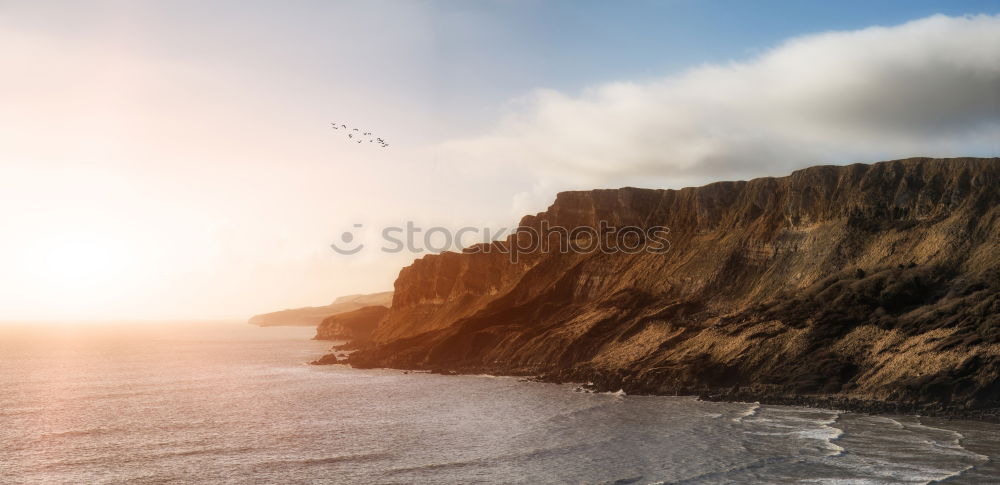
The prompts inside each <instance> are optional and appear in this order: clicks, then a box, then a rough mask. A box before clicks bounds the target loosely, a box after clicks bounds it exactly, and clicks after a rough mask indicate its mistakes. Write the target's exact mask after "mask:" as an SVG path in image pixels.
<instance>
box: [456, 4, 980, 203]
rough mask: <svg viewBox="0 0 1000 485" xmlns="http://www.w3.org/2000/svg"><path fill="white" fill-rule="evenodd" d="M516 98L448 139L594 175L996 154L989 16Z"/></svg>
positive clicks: (542, 168) (681, 175) (468, 149)
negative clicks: (489, 123) (513, 104)
mask: <svg viewBox="0 0 1000 485" xmlns="http://www.w3.org/2000/svg"><path fill="white" fill-rule="evenodd" d="M519 106H520V108H519V109H516V110H514V111H513V112H511V113H510V114H509V116H508V117H507V118H506V119H504V120H503V121H502V122H501V123H499V124H498V126H497V127H496V129H495V130H494V131H493V132H491V133H489V134H486V135H484V136H481V137H477V138H471V139H463V140H457V141H453V142H450V143H448V144H447V145H446V148H447V150H450V151H452V153H453V154H454V155H456V156H458V157H460V158H461V159H463V160H464V161H465V163H468V162H469V161H470V160H475V161H478V162H483V163H490V164H505V163H523V164H525V165H526V166H528V167H530V168H531V169H532V170H535V171H536V172H537V173H544V174H547V175H548V176H551V177H554V178H556V179H558V178H559V177H568V178H575V179H576V180H586V181H587V182H589V183H605V184H613V183H616V182H618V183H620V182H628V181H636V180H654V179H656V180H662V179H674V180H678V179H680V180H684V179H688V180H705V179H718V178H728V177H748V176H755V175H771V174H775V175H777V174H782V173H785V172H787V171H788V170H790V169H793V168H798V167H802V166H808V165H815V164H820V163H849V162H854V161H875V160H881V159H889V158H903V157H910V156H923V155H927V156H958V155H980V156H986V155H996V154H997V153H998V151H1000V141H998V140H1000V16H974V17H946V16H941V15H938V16H933V17H928V18H925V19H921V20H916V21H912V22H909V23H906V24H903V25H899V26H895V27H871V28H866V29H863V30H857V31H849V32H830V33H821V34H816V35H809V36H804V37H798V38H793V39H791V40H788V41H786V42H784V43H783V44H781V45H779V46H777V47H776V48H774V49H771V50H769V51H766V52H764V53H763V54H761V55H759V56H758V57H756V58H753V59H751V60H748V61H743V62H734V63H731V64H727V65H705V66H701V67H697V68H694V69H691V70H689V71H686V72H683V73H680V74H678V75H674V76H670V77H667V78H664V79H659V80H656V81H653V82H646V83H634V82H617V83H612V84H606V85H601V86H596V87H593V88H590V89H587V90H585V91H584V92H583V93H580V94H577V95H570V94H566V93H561V92H557V91H552V90H538V91H536V92H534V93H533V94H531V95H530V96H528V97H527V98H526V99H524V100H522V101H521V103H520V105H519ZM578 183H581V182H578Z"/></svg>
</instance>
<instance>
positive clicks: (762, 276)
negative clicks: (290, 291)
mask: <svg viewBox="0 0 1000 485" xmlns="http://www.w3.org/2000/svg"><path fill="white" fill-rule="evenodd" d="M998 202H1000V159H970V158H963V159H943V160H942V159H908V160H898V161H892V162H882V163H876V164H872V165H864V164H856V165H850V166H843V167H839V166H820V167H812V168H808V169H804V170H799V171H797V172H794V173H792V174H791V175H789V176H787V177H780V178H761V179H754V180H750V181H746V182H720V183H714V184H710V185H706V186H703V187H697V188H686V189H681V190H647V189H634V188H623V189H617V190H594V191H588V192H566V193H561V194H559V195H558V196H557V198H556V201H555V203H554V204H553V205H552V206H551V207H549V209H548V210H547V211H545V212H542V213H540V214H537V215H534V216H528V217H525V218H524V219H523V220H522V222H521V226H522V228H528V227H536V228H537V227H540V225H542V224H549V225H559V226H565V227H576V226H581V225H587V226H596V225H597V224H599V223H600V222H601V221H605V222H607V223H609V224H612V225H616V226H619V227H620V226H624V225H636V226H640V227H645V228H648V227H651V226H666V227H669V228H670V234H669V236H668V239H669V240H670V243H671V246H672V247H671V249H670V251H668V252H666V253H665V254H650V253H639V254H625V253H621V252H618V253H612V254H602V253H591V254H558V253H554V252H550V253H540V252H538V253H531V254H524V255H521V257H520V258H519V259H518V261H517V262H516V263H511V262H510V261H509V258H508V255H506V254H502V253H499V252H495V251H494V252H489V253H485V252H478V253H475V254H455V253H445V254H439V255H431V256H425V257H423V258H421V259H419V260H417V261H415V262H414V263H413V265H411V266H409V267H407V268H404V269H403V270H402V271H401V272H400V274H399V278H398V279H397V281H396V283H395V293H394V297H393V304H392V309H391V311H389V312H388V315H386V316H385V318H384V319H383V320H382V321H381V323H380V325H379V326H378V328H376V329H375V331H374V332H373V333H372V341H371V342H370V343H368V344H366V345H364V346H362V349H361V350H360V351H358V352H357V353H355V354H353V355H352V356H351V357H350V362H351V364H352V365H355V366H362V367H368V366H386V367H399V368H422V369H439V370H446V369H447V370H457V371H470V372H482V371H487V372H493V373H510V374H542V375H545V376H547V377H548V378H550V379H575V380H592V381H594V382H597V383H598V384H603V385H605V386H606V387H607V388H609V389H614V390H617V389H618V388H619V387H621V388H623V389H625V390H626V391H627V392H630V393H634V392H651V393H660V394H703V395H714V396H722V397H726V396H729V397H731V398H741V399H745V398H757V399H760V398H761V397H763V398H768V397H769V396H770V397H773V400H775V401H778V400H782V399H784V400H787V399H791V398H793V397H796V396H817V397H818V398H822V399H831V398H836V399H841V400H862V401H878V402H891V403H907V405H917V406H923V408H924V409H931V408H933V407H935V406H936V407H938V408H942V409H943V408H948V409H957V408H963V409H965V408H970V409H972V408H975V409H983V408H991V407H996V406H998V405H1000V317H998V315H1000V296H998V295H1000V203H998ZM523 230H524V229H522V230H521V231H519V233H518V234H515V235H513V236H511V238H509V239H508V240H507V241H506V242H505V243H497V244H512V242H513V241H514V239H512V238H517V237H520V236H519V234H520V233H521V232H523ZM859 269H860V270H861V271H858V270H859ZM932 410H933V409H932Z"/></svg>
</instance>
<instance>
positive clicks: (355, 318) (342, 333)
mask: <svg viewBox="0 0 1000 485" xmlns="http://www.w3.org/2000/svg"><path fill="white" fill-rule="evenodd" d="M388 313H389V307H385V306H366V307H364V308H360V309H358V310H354V311H352V312H346V313H340V314H337V315H333V316H329V317H326V318H325V319H324V320H323V323H320V324H319V327H317V328H316V336H315V337H313V338H314V339H315V340H350V341H354V342H360V341H364V340H368V338H369V337H370V336H371V334H372V331H373V330H375V327H376V326H377V325H378V323H379V322H380V321H382V319H383V318H385V316H386V314H388Z"/></svg>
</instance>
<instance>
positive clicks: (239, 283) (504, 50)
mask: <svg viewBox="0 0 1000 485" xmlns="http://www.w3.org/2000/svg"><path fill="white" fill-rule="evenodd" d="M848 3H849V4H851V5H844V4H843V3H838V4H836V5H834V4H831V5H817V4H812V5H809V6H803V5H798V4H797V3H796V2H774V3H773V4H771V5H770V6H771V7H772V8H769V9H760V8H757V7H756V5H755V3H753V2H737V3H730V4H726V6H724V7H723V6H721V5H720V4H713V5H707V4H704V3H696V2H688V1H672V2H636V3H631V4H628V5H626V6H617V5H613V4H602V3H598V2H547V3H542V2H528V1H526V2H478V3H474V4H472V3H469V4H459V3H451V2H434V1H428V2H390V1H378V2H341V3H326V2H302V3H296V4H293V5H287V6H278V5H277V4H268V3H266V2H217V3H212V4H211V5H205V4H202V3H200V2H171V3H163V4H153V3H138V2H95V3H92V4H70V3H66V4H58V5H57V4H50V5H42V4H38V3H34V2H5V3H4V4H3V5H0V60H2V61H3V64H4V76H0V104H2V105H3V106H4V107H5V109H4V110H0V190H2V193H3V194H4V204H3V205H4V208H3V209H2V210H0V227H2V228H3V229H4V236H3V238H0V249H2V252H0V264H2V266H3V267H4V268H5V270H4V272H3V274H2V276H0V295H2V296H0V322H52V321H79V322H95V321H192V320H202V319H207V320H226V321H230V320H240V319H245V318H247V317H249V316H251V315H253V314H257V313H266V312H271V311H277V310H281V309H286V308H296V307H303V306H318V305H326V304H329V303H330V302H332V301H333V300H334V299H335V298H336V297H338V296H341V295H346V294H356V293H374V292H380V291H387V290H391V289H392V283H393V280H394V279H395V277H396V275H397V273H398V271H399V269H400V268H401V267H403V266H406V265H408V264H410V262H411V261H412V260H413V259H414V258H417V257H420V256H422V255H423V254H413V253H408V252H401V253H396V254H385V253H381V252H378V251H368V252H364V253H361V254H358V255H355V256H345V255H341V254H337V253H336V252H334V251H332V250H331V249H330V246H329V245H330V244H331V243H332V242H336V241H338V238H340V237H341V234H342V233H343V232H345V231H347V230H350V229H351V228H352V225H353V224H359V223H360V224H363V225H364V228H365V229H364V230H363V231H362V232H360V233H359V237H375V236H377V230H378V228H380V227H383V226H386V225H400V224H405V223H406V221H416V222H417V223H418V224H423V225H425V226H442V227H448V228H456V227H461V226H475V227H494V228H498V227H511V226H512V225H514V224H515V223H516V222H517V220H518V219H519V218H520V216H521V215H523V214H527V213H535V212H538V211H541V210H544V209H545V207H546V206H548V205H549V204H550V203H551V201H552V200H553V199H554V197H555V194H556V193H557V192H559V191H563V190H574V189H591V188H611V187H620V186H625V185H630V186H638V187H652V188H680V187H684V186H691V185H701V184H703V183H706V182H711V181H716V180H732V179H747V178H752V177H756V176H768V175H784V174H787V173H789V172H791V171H792V170H795V169H798V168H803V167H806V166H811V165H819V164H848V163H854V162H876V161H881V160H890V159H898V158H908V157H913V156H935V157H950V156H985V157H989V156H998V155H1000V89H998V86H1000V15H998V12H1000V4H998V3H997V2H983V1H979V2H976V1H970V2H947V3H945V2H889V3H886V4H881V5H880V6H878V7H871V8H866V7H865V5H867V4H865V3H861V2H848ZM775 12H783V15H779V14H776V13H775ZM594 19H600V22H595V20H594ZM331 122H338V123H345V124H348V125H351V126H358V127H362V128H364V129H368V130H370V131H372V132H375V133H377V134H379V135H380V136H384V137H385V139H386V140H388V141H389V143H390V146H389V147H388V148H387V149H381V148H380V147H377V146H373V145H370V144H368V143H364V144H356V143H353V142H346V141H345V139H344V137H343V136H342V134H341V133H339V132H337V131H334V130H332V129H331V128H330V123H331ZM365 231H368V232H365ZM424 254H426V253H424Z"/></svg>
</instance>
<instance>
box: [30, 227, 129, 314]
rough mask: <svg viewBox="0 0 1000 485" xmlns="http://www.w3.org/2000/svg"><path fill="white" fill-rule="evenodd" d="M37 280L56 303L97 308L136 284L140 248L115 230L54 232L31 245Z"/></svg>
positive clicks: (35, 284) (126, 291)
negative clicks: (111, 232) (115, 234)
mask: <svg viewBox="0 0 1000 485" xmlns="http://www.w3.org/2000/svg"><path fill="white" fill-rule="evenodd" d="M25 256H26V257H25V258H24V260H25V262H26V263H28V264H29V265H31V268H32V271H31V272H30V273H29V274H30V275H31V276H32V279H33V280H34V281H29V282H26V283H28V284H29V285H30V286H35V287H41V288H44V289H45V291H46V293H47V295H48V297H49V298H50V299H51V301H52V302H53V303H54V304H58V305H60V306H65V307H67V308H81V307H82V308H93V307H98V306H103V305H104V304H106V303H110V302H112V301H114V300H117V299H119V298H121V297H123V296H125V294H126V293H128V291H129V288H130V287H132V285H134V284H135V278H136V276H137V275H136V274H135V271H134V267H135V266H134V263H135V262H136V261H137V260H138V256H139V255H138V251H137V250H136V248H135V247H133V246H131V245H130V244H128V243H127V242H126V241H123V240H122V239H120V238H118V237H115V236H114V235H111V234H102V233H97V232H66V233H52V234H48V235H46V236H45V237H42V238H40V239H39V240H37V241H36V243H35V244H33V245H31V246H30V247H29V248H28V249H27V254H26V255H25Z"/></svg>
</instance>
